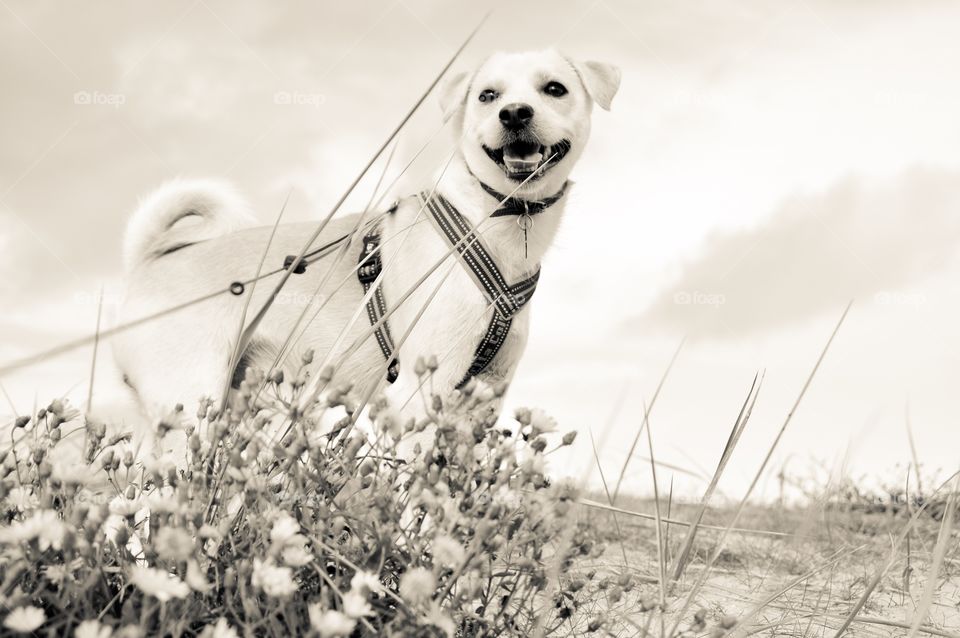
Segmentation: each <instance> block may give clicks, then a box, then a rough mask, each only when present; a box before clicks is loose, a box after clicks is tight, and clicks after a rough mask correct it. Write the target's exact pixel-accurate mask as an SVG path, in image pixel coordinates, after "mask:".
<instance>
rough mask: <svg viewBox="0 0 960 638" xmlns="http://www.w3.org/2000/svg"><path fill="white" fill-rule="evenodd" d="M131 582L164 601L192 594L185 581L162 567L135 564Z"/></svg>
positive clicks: (131, 570) (131, 571)
mask: <svg viewBox="0 0 960 638" xmlns="http://www.w3.org/2000/svg"><path fill="white" fill-rule="evenodd" d="M130 582H131V583H133V584H134V585H136V586H137V587H138V588H139V589H140V590H141V591H143V593H145V594H149V595H150V596H153V597H154V598H156V599H157V600H159V601H160V602H162V603H165V602H167V601H168V600H171V599H173V598H186V597H187V595H189V594H190V587H188V586H187V584H186V583H185V582H183V581H182V580H180V579H179V578H177V577H176V576H174V575H173V574H169V573H167V572H165V571H163V570H161V569H152V568H150V567H141V566H139V565H137V566H134V567H132V568H131V569H130Z"/></svg>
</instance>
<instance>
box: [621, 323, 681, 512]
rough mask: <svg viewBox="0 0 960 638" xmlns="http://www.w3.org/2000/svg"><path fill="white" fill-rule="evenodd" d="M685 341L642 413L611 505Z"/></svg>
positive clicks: (675, 352) (671, 358)
mask: <svg viewBox="0 0 960 638" xmlns="http://www.w3.org/2000/svg"><path fill="white" fill-rule="evenodd" d="M685 340H686V339H681V340H680V343H679V344H678V345H677V349H676V350H675V351H674V353H673V356H672V357H670V363H668V364H667V369H666V370H664V371H663V376H661V377H660V382H659V383H657V389H656V390H654V391H653V396H652V397H651V398H650V405H648V406H647V407H646V409H645V410H644V412H643V419H642V420H641V421H640V427H639V428H638V429H637V434H636V435H635V436H634V437H633V442H632V443H631V444H630V449H629V451H628V452H627V458H625V459H624V460H623V467H621V468H620V476H618V477H617V485H616V487H614V488H613V503H611V505H614V504H616V501H617V497H618V496H619V495H620V486H621V485H623V477H624V476H625V475H626V473H627V466H628V465H630V459H631V458H633V452H634V450H636V449H637V443H638V442H639V441H640V436H641V435H642V434H643V428H644V427H645V426H646V425H647V419H648V418H649V417H650V411H651V410H653V406H654V404H656V402H657V397H658V396H660V390H661V389H663V384H664V383H665V382H666V380H667V376H668V375H669V374H670V369H671V368H673V364H674V362H675V361H676V360H677V357H678V356H679V355H680V350H681V348H683V343H684V341H685Z"/></svg>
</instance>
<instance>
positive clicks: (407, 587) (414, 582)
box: [400, 567, 437, 606]
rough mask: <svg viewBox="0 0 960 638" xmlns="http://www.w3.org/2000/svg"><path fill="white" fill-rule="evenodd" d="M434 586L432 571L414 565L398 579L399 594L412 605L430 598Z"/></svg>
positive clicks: (434, 588) (435, 584)
mask: <svg viewBox="0 0 960 638" xmlns="http://www.w3.org/2000/svg"><path fill="white" fill-rule="evenodd" d="M436 588H437V581H436V579H435V578H434V577H433V572H431V571H430V570H428V569H424V568H423V567H414V568H413V569H411V570H410V571H408V572H407V573H405V574H404V575H403V577H402V578H401V579H400V596H401V597H402V598H403V599H404V600H406V601H407V602H408V603H410V604H411V605H414V606H416V605H419V604H420V603H424V602H426V601H428V600H430V598H432V597H433V592H434V590H436Z"/></svg>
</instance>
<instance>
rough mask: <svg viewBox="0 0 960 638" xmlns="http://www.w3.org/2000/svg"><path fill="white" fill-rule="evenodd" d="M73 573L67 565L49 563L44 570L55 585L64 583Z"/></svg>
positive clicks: (45, 574)
mask: <svg viewBox="0 0 960 638" xmlns="http://www.w3.org/2000/svg"><path fill="white" fill-rule="evenodd" d="M71 574H72V571H71V570H70V569H69V568H68V567H67V566H66V565H47V567H46V568H44V570H43V575H44V576H46V577H47V580H49V581H50V582H51V583H53V584H55V585H62V584H63V583H64V582H65V581H66V580H67V579H68V578H70V577H71Z"/></svg>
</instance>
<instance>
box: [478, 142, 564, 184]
mask: <svg viewBox="0 0 960 638" xmlns="http://www.w3.org/2000/svg"><path fill="white" fill-rule="evenodd" d="M483 150H484V151H485V152H486V153H487V155H488V156H489V157H490V159H491V160H493V161H494V162H495V163H496V164H497V165H498V166H499V167H500V168H502V169H503V172H504V173H506V174H507V177H509V178H510V179H513V180H517V181H522V180H525V179H527V178H528V177H530V176H531V175H533V178H532V179H537V178H538V177H540V176H541V175H543V174H544V173H546V172H547V171H548V170H550V168H552V167H553V166H554V165H556V164H558V163H559V162H560V160H562V159H563V157H564V155H566V154H567V152H568V151H569V150H570V142H569V141H568V140H560V141H559V142H557V143H556V144H552V145H550V146H544V145H542V144H540V143H539V142H534V141H530V140H517V141H515V142H510V143H509V144H504V145H503V146H501V147H500V148H496V149H494V148H490V147H488V146H486V145H484V147H483ZM538 169H539V170H538ZM534 173H536V175H534Z"/></svg>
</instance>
